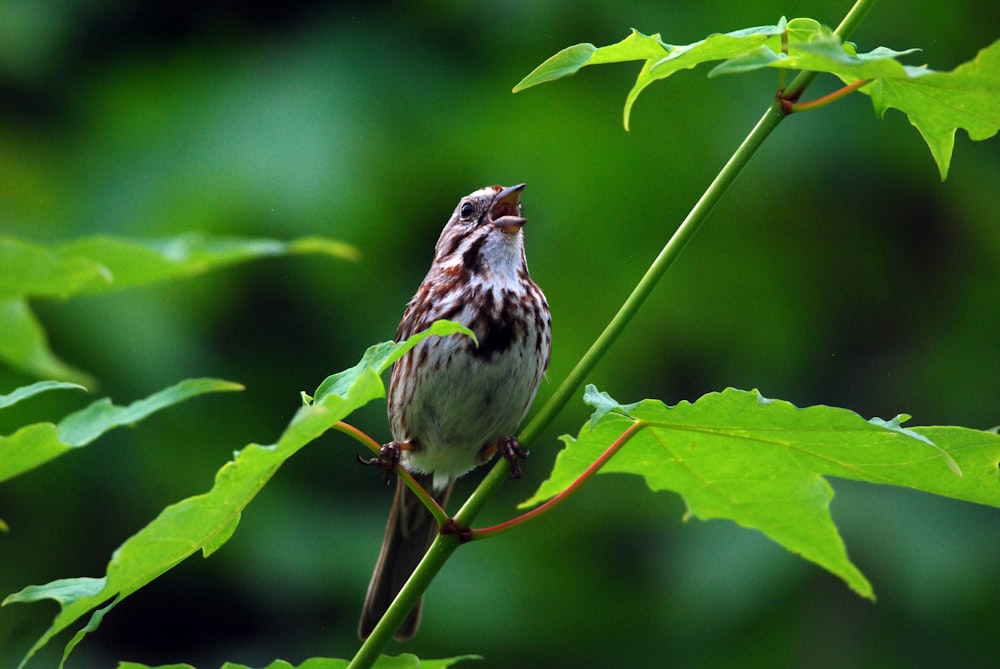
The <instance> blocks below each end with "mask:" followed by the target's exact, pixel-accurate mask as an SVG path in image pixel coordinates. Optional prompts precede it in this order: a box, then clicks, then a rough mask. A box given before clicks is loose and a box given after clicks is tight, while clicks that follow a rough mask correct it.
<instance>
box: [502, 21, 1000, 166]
mask: <svg viewBox="0 0 1000 669" xmlns="http://www.w3.org/2000/svg"><path fill="white" fill-rule="evenodd" d="M915 51H918V50H917V49H907V50H905V51H896V50H893V49H889V48H886V47H877V48H875V49H873V50H872V51H870V52H868V53H858V52H857V48H856V47H855V45H854V44H852V43H850V42H847V43H844V42H841V40H840V38H839V37H838V36H837V35H835V34H834V32H833V31H832V30H831V29H830V28H828V27H826V26H823V25H820V24H819V23H818V22H817V21H815V20H813V19H802V18H800V19H793V20H791V21H788V22H786V21H785V20H784V19H781V20H780V21H779V22H778V23H777V24H775V25H773V26H761V27H756V28H746V29H743V30H736V31H733V32H730V33H725V34H716V35H710V36H709V37H707V38H705V39H703V40H700V41H698V42H693V43H691V44H688V45H685V46H673V45H670V44H667V43H665V42H663V41H662V39H661V38H660V35H659V34H655V35H644V34H642V33H640V32H638V31H636V30H635V29H633V30H632V33H631V34H630V35H629V36H628V37H626V38H625V39H624V40H622V41H621V42H618V43H616V44H611V45H609V46H604V47H600V48H598V47H595V46H594V45H593V44H577V45H575V46H571V47H569V48H567V49H563V50H562V51H560V52H559V53H557V54H556V55H554V56H552V57H551V58H549V59H548V60H546V61H545V62H543V63H542V64H541V65H539V66H538V67H536V68H535V69H534V70H532V72H531V73H530V74H528V76H526V77H525V78H524V79H522V80H521V81H520V82H519V83H518V84H517V85H516V86H515V87H514V92H515V93H517V92H518V91H522V90H524V89H526V88H530V87H531V86H535V85H538V84H541V83H545V82H548V81H553V80H555V79H560V78H562V77H567V76H570V75H572V74H575V73H576V72H578V71H579V70H580V69H582V68H583V67H586V66H588V65H599V64H603V63H618V62H625V61H634V60H638V61H643V64H642V69H641V70H640V71H639V75H638V77H637V78H636V81H635V84H634V85H633V86H632V90H630V91H629V93H628V96H627V97H626V99H625V108H624V111H623V121H624V125H625V129H626V130H628V127H629V118H630V116H631V113H632V106H633V105H634V104H635V101H636V99H637V98H638V97H639V94H640V93H642V91H643V90H645V89H646V87H647V86H649V85H650V84H651V83H653V82H654V81H658V80H660V79H665V78H666V77H669V76H670V75H672V74H674V73H675V72H679V71H680V70H684V69H689V68H692V67H695V66H696V65H699V64H701V63H705V62H709V61H720V60H721V61H723V62H721V63H720V64H719V65H716V66H715V67H714V68H713V69H712V70H711V71H710V72H709V76H710V77H713V76H717V75H720V74H736V73H744V72H751V71H754V70H759V69H761V68H765V67H770V68H781V69H790V70H803V71H810V72H824V73H829V74H833V75H835V76H837V77H839V78H840V79H842V80H843V81H845V82H847V83H851V82H855V81H859V80H861V81H865V80H872V82H871V83H869V84H867V85H865V86H863V87H862V88H861V89H860V90H861V92H862V93H865V94H866V95H870V96H871V99H872V105H873V106H874V108H875V114H876V116H878V117H879V118H882V117H883V116H884V114H885V111H886V110H887V109H889V108H896V109H899V110H900V111H902V112H903V113H904V114H906V115H907V118H908V119H909V121H910V123H911V124H912V125H913V126H914V127H915V128H917V130H918V131H919V132H920V134H921V136H922V137H923V138H924V141H925V142H926V143H927V146H928V147H929V148H930V150H931V154H932V155H933V157H934V160H935V162H936V163H937V166H938V170H939V172H940V174H941V179H942V180H944V179H945V178H946V177H947V175H948V167H949V165H950V163H951V154H952V150H953V148H954V143H955V131H956V130H957V129H959V128H962V129H964V130H965V131H966V132H967V133H968V135H969V138H970V139H972V140H973V141H980V140H984V139H988V138H990V137H992V136H994V135H995V134H996V133H997V131H998V129H1000V41H998V42H995V43H994V44H993V45H991V46H989V47H987V48H985V49H983V50H982V51H980V52H979V54H978V55H977V56H976V58H975V59H974V60H973V61H971V62H968V63H965V64H963V65H960V66H959V67H957V68H955V69H954V70H953V71H951V72H934V71H932V70H929V69H927V68H925V67H915V66H912V65H904V64H902V63H900V62H899V61H898V59H899V58H900V57H901V56H905V55H908V54H911V53H913V52H915Z"/></svg>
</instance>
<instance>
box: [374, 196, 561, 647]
mask: <svg viewBox="0 0 1000 669" xmlns="http://www.w3.org/2000/svg"><path fill="white" fill-rule="evenodd" d="M524 187H525V185H524V184H518V185H516V186H510V187H503V186H487V187H484V188H480V189H479V190H476V191H474V192H472V193H470V194H469V195H467V196H465V197H463V198H462V199H461V200H460V201H459V203H458V204H457V205H456V207H455V210H454V211H453V212H452V214H451V217H450V218H449V220H448V223H447V224H446V225H445V226H444V229H443V230H442V231H441V235H440V237H439V238H438V241H437V244H436V245H435V247H434V259H433V261H432V263H431V267H430V269H429V270H428V272H427V275H426V276H425V277H424V279H423V281H422V282H421V283H420V286H419V287H418V288H417V291H416V294H415V295H414V296H413V298H412V299H411V300H410V302H409V303H408V304H407V306H406V308H405V310H404V312H403V317H402V320H401V321H400V323H399V327H398V329H397V332H396V337H395V341H396V342H401V341H404V340H405V339H407V338H408V337H409V336H410V335H413V334H415V333H418V332H421V331H422V330H424V329H426V328H427V327H429V326H430V325H431V324H432V323H434V322H435V321H437V320H440V319H447V320H452V321H457V322H458V323H460V324H462V325H464V326H465V327H467V328H469V329H470V330H472V332H473V333H474V334H475V339H473V338H472V337H469V336H467V335H465V334H462V333H456V334H452V335H448V336H444V337H428V338H426V339H424V340H422V341H421V342H420V343H418V344H417V345H416V346H415V347H414V348H413V349H411V350H410V351H409V352H407V353H406V354H405V355H404V356H403V357H402V358H400V359H399V360H398V361H397V362H396V363H395V364H394V365H393V369H392V373H391V375H390V379H389V388H388V393H387V409H388V417H389V427H390V431H391V434H392V441H390V442H388V443H387V444H385V445H384V446H383V447H382V450H381V452H380V456H379V458H373V459H372V460H371V461H367V463H369V464H380V465H381V466H383V467H387V468H388V469H387V471H388V472H390V474H389V476H390V477H391V471H393V470H394V469H395V464H396V462H398V463H399V464H400V465H401V466H402V467H403V468H404V469H406V470H407V471H408V472H410V473H412V474H413V475H414V476H415V478H416V479H417V481H418V482H419V483H420V484H421V485H423V486H424V488H425V489H426V490H427V491H428V492H430V493H431V494H432V495H433V496H434V497H435V499H436V500H437V501H438V503H439V504H440V505H441V506H442V508H444V506H445V504H446V503H447V500H448V496H449V495H450V493H451V489H452V487H453V485H454V482H455V480H456V479H457V478H459V477H461V476H462V475H464V474H466V473H467V472H469V471H470V470H472V469H474V468H475V467H477V466H478V465H480V464H483V463H485V462H487V461H489V460H490V459H491V458H492V457H493V455H494V454H496V453H497V452H499V453H501V455H503V456H504V457H506V458H507V460H508V461H509V462H510V463H511V474H512V475H513V476H514V477H517V478H519V477H520V473H521V471H520V466H519V464H518V460H519V459H521V458H523V457H526V456H527V451H525V450H524V449H523V448H522V446H521V444H520V442H518V441H517V439H516V437H515V436H514V432H515V430H516V429H517V427H518V426H519V425H520V423H521V421H522V420H523V419H524V416H525V414H526V413H527V411H528V409H529V407H530V406H531V403H532V401H533V400H534V398H535V394H536V393H537V391H538V388H539V385H540V383H541V380H542V378H543V377H544V375H545V372H546V370H547V369H548V365H549V360H550V357H551V350H552V317H551V314H550V312H549V305H548V302H547V301H546V299H545V295H544V294H543V293H542V290H541V289H540V288H539V287H538V286H537V285H536V284H535V282H534V281H533V280H532V279H531V275H530V274H529V273H528V264H527V260H526V257H525V252H524V230H523V228H524V225H525V223H526V222H527V220H526V219H525V218H524V217H523V215H522V213H523V212H522V206H521V195H522V192H523V190H524ZM376 461H377V462H376ZM439 531H440V527H439V525H438V523H437V522H436V521H435V519H434V517H433V515H432V514H431V513H430V511H429V510H428V509H427V508H426V507H425V506H424V505H423V504H422V503H421V501H420V500H419V498H417V496H416V495H415V494H414V493H413V492H412V491H411V490H410V489H409V488H408V487H407V486H406V484H405V483H403V481H402V480H401V479H398V478H397V482H396V493H395V497H394V499H393V503H392V507H391V510H390V514H389V520H388V523H387V524H386V531H385V538H384V540H383V543H382V550H381V552H380V554H379V558H378V561H377V563H376V566H375V570H374V573H373V574H372V579H371V583H370V584H369V586H368V592H367V595H366V597H365V603H364V607H363V610H362V615H361V622H360V624H359V626H358V633H359V636H360V637H361V638H362V639H365V638H367V637H368V636H369V635H370V634H371V632H372V630H373V629H374V628H375V626H376V625H377V624H378V622H379V620H380V619H381V618H382V616H383V614H384V613H385V611H386V609H387V608H388V607H389V605H390V604H391V603H392V601H393V599H395V597H396V595H397V594H398V593H399V590H400V589H401V588H402V587H403V585H404V584H405V583H406V581H407V579H409V577H410V575H411V574H412V573H413V571H414V569H415V568H416V566H417V564H418V563H419V562H420V560H421V559H422V558H423V556H424V554H425V553H426V552H427V549H428V547H429V546H430V544H431V542H433V540H434V538H435V537H436V536H437V534H438V533H439ZM421 607H422V600H421V601H418V602H417V604H416V605H415V606H414V608H413V610H412V611H410V613H409V614H408V616H407V618H406V619H405V621H404V622H403V623H402V625H401V626H400V627H399V629H398V630H396V632H395V638H396V639H397V640H400V641H403V640H407V639H410V638H412V637H413V635H414V634H415V633H416V631H417V627H418V625H419V623H420V615H421Z"/></svg>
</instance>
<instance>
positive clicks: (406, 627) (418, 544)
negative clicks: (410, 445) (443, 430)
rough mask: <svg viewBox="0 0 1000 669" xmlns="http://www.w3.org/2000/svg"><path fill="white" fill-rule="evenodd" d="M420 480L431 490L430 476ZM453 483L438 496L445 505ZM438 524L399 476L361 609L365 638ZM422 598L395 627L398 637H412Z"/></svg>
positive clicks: (416, 562) (361, 626) (418, 559)
mask: <svg viewBox="0 0 1000 669" xmlns="http://www.w3.org/2000/svg"><path fill="white" fill-rule="evenodd" d="M417 480H418V481H419V482H420V484H421V485H423V486H424V487H425V488H426V489H427V490H430V489H431V488H430V485H431V481H432V479H431V477H430V476H426V477H425V476H418V477H417ZM451 488H452V485H451V484H450V483H449V484H448V486H447V487H446V488H445V489H444V491H442V492H441V493H440V494H438V495H435V498H436V499H437V501H438V504H440V505H441V506H442V507H444V505H445V504H446V503H447V501H448V495H449V494H451ZM438 532H439V527H438V524H437V521H435V520H434V516H433V515H431V512H430V511H428V510H427V507H426V506H424V505H423V503H422V502H421V501H420V499H419V498H418V497H417V496H416V495H415V494H413V492H412V491H411V490H410V489H409V488H408V487H407V486H406V484H405V483H403V481H402V480H400V479H397V480H396V497H395V498H394V499H393V502H392V510H391V511H390V512H389V522H388V524H387V525H386V528H385V539H384V540H383V541H382V552H381V553H380V554H379V556H378V562H377V563H376V564H375V572H374V573H373V574H372V580H371V583H370V584H369V585H368V594H367V596H366V597H365V606H364V609H363V610H362V612H361V623H360V624H359V625H358V634H359V635H360V637H361V638H362V639H366V638H368V635H369V634H371V633H372V630H373V629H375V625H377V624H378V622H379V620H381V619H382V616H383V615H384V614H385V612H386V609H388V608H389V605H390V604H392V600H394V599H395V598H396V595H398V594H399V591H400V590H401V589H402V587H403V585H404V584H405V583H406V581H407V580H408V579H409V578H410V575H411V574H412V573H413V570H414V569H416V567H417V564H418V563H419V562H420V560H421V559H423V557H424V554H425V553H426V552H427V549H428V548H429V547H430V545H431V542H433V541H434V538H435V537H436V536H437V535H438ZM422 604H423V599H421V600H419V601H418V602H417V603H416V605H414V607H413V610H412V611H410V613H409V615H407V616H406V620H404V621H403V624H402V625H400V627H399V629H398V630H397V631H396V634H395V638H396V640H397V641H405V640H406V639H409V638H411V637H412V636H413V635H414V634H415V633H416V631H417V626H418V625H419V624H420V609H421V605H422Z"/></svg>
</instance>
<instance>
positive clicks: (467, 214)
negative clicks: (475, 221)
mask: <svg viewBox="0 0 1000 669" xmlns="http://www.w3.org/2000/svg"><path fill="white" fill-rule="evenodd" d="M474 211H475V208H474V207H473V206H472V203H470V202H466V203H464V204H463V205H462V212H461V213H462V218H471V217H472V212H474Z"/></svg>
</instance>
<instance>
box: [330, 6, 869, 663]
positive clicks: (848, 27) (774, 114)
mask: <svg viewBox="0 0 1000 669" xmlns="http://www.w3.org/2000/svg"><path fill="white" fill-rule="evenodd" d="M874 2H875V0H857V2H855V4H854V6H853V7H852V8H851V11H850V12H848V14H847V16H845V17H844V20H843V21H841V23H840V25H839V26H838V27H837V29H836V31H835V33H836V34H837V35H838V36H839V37H840V38H841V39H846V38H847V36H848V35H850V34H851V33H852V32H853V31H854V29H855V28H857V25H858V24H859V23H860V22H861V19H862V18H863V17H864V15H865V14H866V13H867V12H868V10H869V9H871V6H872V5H873V4H874ZM815 75H816V73H815V72H801V73H799V75H798V76H796V77H795V79H793V80H792V82H791V83H790V84H789V85H788V88H787V89H786V90H785V92H784V95H783V96H782V97H784V98H785V99H789V100H792V101H793V102H794V101H795V100H797V99H798V97H799V96H801V95H802V92H803V91H804V90H805V88H806V87H807V86H808V85H809V84H810V83H811V82H812V80H813V78H815ZM785 115H786V114H785V112H784V110H783V109H782V100H781V99H779V98H775V100H774V101H773V102H772V103H771V105H770V107H768V109H767V111H766V112H764V115H763V116H762V117H761V118H760V120H759V121H757V124H756V125H755V126H754V128H753V130H751V131H750V134H749V135H747V137H746V139H744V140H743V143H742V144H740V146H739V148H738V149H736V152H735V153H734V154H733V155H732V157H731V158H730V159H729V161H728V162H727V163H726V164H725V166H724V167H723V168H722V171H721V172H719V174H718V175H717V176H716V177H715V179H714V180H713V181H712V183H711V184H710V185H709V187H708V189H707V190H706V191H705V193H704V194H703V195H702V196H701V198H700V199H699V200H698V202H697V203H695V205H694V207H693V208H692V209H691V212H690V213H689V214H688V216H687V218H685V219H684V221H683V222H682V223H681V225H680V227H678V228H677V231H676V232H675V233H674V235H673V236H672V237H671V238H670V241H668V242H667V245H666V246H664V247H663V250H662V251H660V254H659V255H658V256H657V257H656V259H655V260H654V261H653V264H652V265H650V267H649V269H648V270H646V273H645V274H644V275H643V277H642V279H640V280H639V283H638V284H637V285H636V287H635V289H634V290H633V291H632V293H631V294H630V295H629V296H628V298H627V299H626V300H625V303H624V304H623V305H622V306H621V308H620V309H619V310H618V313H617V314H615V316H614V318H612V319H611V322H610V323H608V325H607V327H605V328H604V331H603V332H602V333H601V334H600V336H598V338H597V340H596V341H595V342H594V343H593V344H592V345H591V347H590V349H589V350H588V351H587V352H586V353H585V354H584V355H583V357H582V358H581V359H580V361H579V362H578V363H577V364H576V366H575V367H574V368H573V370H572V371H571V372H570V373H569V375H568V376H567V377H566V378H565V379H564V380H563V382H562V383H561V384H560V385H559V387H558V388H556V391H555V392H554V393H553V394H552V396H551V397H550V398H549V400H548V401H547V402H546V403H545V404H544V405H543V406H542V408H541V409H540V410H539V412H538V413H537V414H536V415H535V417H534V418H533V419H532V420H531V421H530V422H529V423H528V424H527V425H526V426H525V428H524V430H523V431H522V432H521V435H520V440H521V442H522V443H523V444H528V443H530V442H531V441H532V440H533V439H535V438H537V437H538V435H539V434H541V432H542V430H543V429H544V428H545V427H546V426H547V425H548V424H549V423H551V422H552V420H553V419H554V418H555V416H556V414H558V413H559V412H560V411H561V410H562V408H563V407H564V406H566V403H567V402H568V401H569V399H570V397H572V395H573V394H574V393H575V392H576V390H577V389H578V388H579V387H580V385H581V384H582V383H583V380H584V379H585V378H586V377H587V375H588V374H590V372H591V370H593V368H594V366H595V365H596V364H597V362H598V361H599V360H600V359H601V358H602V357H603V356H604V354H605V353H607V351H608V349H609V348H611V345H612V344H613V343H614V341H615V340H616V339H617V338H618V336H619V335H620V334H621V333H622V332H623V331H624V329H625V326H626V325H627V324H628V322H629V321H630V320H631V319H632V317H633V316H635V314H636V313H637V312H638V310H639V307H641V306H642V304H643V302H645V301H646V298H648V297H649V295H650V294H651V293H652V291H653V288H654V287H655V286H656V284H657V283H658V282H659V280H660V279H661V278H662V277H663V275H664V273H665V272H666V271H667V269H668V268H669V267H670V265H671V264H673V262H674V260H676V259H677V256H678V254H679V253H680V252H681V250H682V249H683V248H684V246H686V245H687V243H688V242H689V241H691V238H692V237H694V234H695V233H696V232H697V231H698V228H699V227H701V224H702V223H704V221H705V219H706V218H707V217H708V214H709V212H711V210H712V209H713V208H714V207H715V205H716V204H717V203H718V202H719V200H720V199H721V198H722V195H723V193H724V192H725V191H726V189H727V188H729V186H730V185H732V183H733V181H735V179H736V176H737V175H738V174H739V173H740V171H741V170H742V169H743V168H744V167H745V166H746V165H747V163H748V162H749V160H750V158H751V157H752V156H753V154H754V153H755V152H756V151H757V149H758V148H759V147H760V145H761V144H762V143H763V142H764V140H765V139H766V138H767V137H768V136H769V135H770V134H771V132H772V131H773V130H774V129H775V128H776V127H778V124H779V123H781V121H782V120H783V119H784V118H785ZM508 471H509V465H508V464H507V461H506V459H504V458H499V459H498V461H497V464H496V465H494V466H493V468H492V469H491V470H490V472H489V473H488V474H487V475H486V477H485V478H484V479H483V481H482V483H480V484H479V487H477V488H476V490H475V491H474V492H473V493H472V495H471V496H470V497H469V499H468V500H466V502H465V504H463V505H462V508H461V509H459V511H458V513H457V514H455V518H454V520H455V524H456V525H457V526H458V527H471V526H472V521H473V520H475V518H476V516H478V515H479V513H480V512H481V511H482V509H483V507H484V506H485V505H486V504H487V502H489V500H490V499H491V498H492V497H493V495H494V494H495V493H496V491H497V490H498V489H499V488H500V486H501V485H502V484H503V482H504V481H505V480H506V479H507V474H508ZM459 543H460V542H459V537H458V536H457V535H455V534H447V535H445V534H441V535H438V537H437V539H435V540H434V543H433V544H431V547H430V549H429V550H428V551H427V555H425V556H424V559H423V560H421V562H420V564H419V565H417V569H416V571H414V573H413V576H411V577H410V580H409V581H407V582H406V585H405V586H404V587H403V589H402V591H401V592H400V593H399V596H398V597H396V600H395V601H394V602H393V603H392V605H391V606H390V607H389V610H388V611H387V612H386V614H385V616H384V617H383V618H382V620H381V622H379V624H378V625H377V626H376V627H375V630H374V631H373V632H372V634H371V636H369V637H368V639H367V641H365V643H364V644H363V645H362V646H361V648H360V649H359V650H358V653H357V655H355V657H354V659H353V660H352V661H351V663H350V664H349V665H348V669H366V668H368V667H371V666H372V665H373V664H374V663H375V661H376V660H377V659H378V655H379V653H380V652H381V650H382V649H383V648H385V646H386V645H388V643H389V641H391V639H392V635H393V634H394V632H395V630H396V629H397V628H398V627H399V625H400V624H401V623H402V622H403V620H404V618H405V617H406V615H407V613H408V612H409V611H410V609H411V608H412V607H413V604H414V603H416V601H417V600H418V599H419V598H420V596H421V595H422V594H423V592H424V590H425V589H426V588H427V586H428V585H430V583H431V581H432V580H433V578H434V576H435V575H437V573H438V572H439V571H440V570H441V567H443V566H444V563H445V562H446V561H447V560H448V558H449V557H451V554H452V553H454V552H455V549H457V548H458V546H459Z"/></svg>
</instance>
